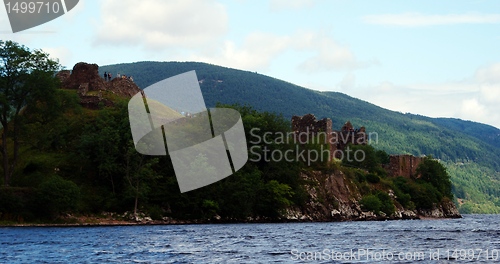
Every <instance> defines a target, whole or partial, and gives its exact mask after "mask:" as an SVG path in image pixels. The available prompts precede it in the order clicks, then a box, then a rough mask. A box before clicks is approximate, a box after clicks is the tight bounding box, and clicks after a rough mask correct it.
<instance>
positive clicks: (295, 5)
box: [269, 0, 316, 11]
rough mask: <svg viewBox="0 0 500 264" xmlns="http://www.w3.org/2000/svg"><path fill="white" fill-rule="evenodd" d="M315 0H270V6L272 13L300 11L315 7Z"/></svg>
mask: <svg viewBox="0 0 500 264" xmlns="http://www.w3.org/2000/svg"><path fill="white" fill-rule="evenodd" d="M315 2H316V1H315V0H270V1H269V6H270V8H271V10H272V11H282V10H290V9H291V10H300V9H304V8H309V7H312V6H314V4H315Z"/></svg>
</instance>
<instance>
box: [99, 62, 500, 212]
mask: <svg viewBox="0 0 500 264" xmlns="http://www.w3.org/2000/svg"><path fill="white" fill-rule="evenodd" d="M191 70H196V73H197V75H198V79H199V80H200V87H201V89H202V92H203V96H204V98H205V100H206V103H207V106H209V107H212V106H214V105H216V104H217V103H224V104H235V103H237V104H240V105H248V106H252V107H253V108H254V109H256V110H258V111H267V112H271V113H276V114H281V115H283V117H284V118H285V119H286V120H289V119H290V118H291V117H292V116H293V115H304V114H308V113H312V114H314V115H315V116H316V117H318V118H323V117H328V118H330V119H332V121H333V127H334V129H340V127H341V125H342V124H344V122H346V121H347V120H350V121H351V122H352V123H353V124H354V125H355V126H357V127H359V126H365V127H366V128H367V129H368V131H369V132H374V133H376V134H375V135H377V137H376V138H375V137H374V138H373V141H372V144H371V145H372V146H373V147H374V148H376V149H380V150H384V151H386V152H387V153H389V154H401V153H408V154H413V155H416V156H421V155H432V156H433V157H435V158H437V159H439V160H441V161H442V163H443V164H444V165H445V166H446V168H447V169H448V171H449V173H450V175H451V179H452V184H453V192H454V194H455V196H456V197H457V198H459V199H460V201H461V202H460V203H459V205H460V210H461V211H462V212H468V213H500V206H499V205H500V184H499V180H500V173H499V171H500V130H499V129H497V128H495V127H492V126H489V125H485V124H480V123H476V122H471V121H464V120H459V119H452V118H429V117H425V116H421V115H414V114H410V113H399V112H394V111H390V110H387V109H384V108H381V107H378V106H375V105H373V104H370V103H368V102H365V101H362V100H359V99H356V98H352V97H350V96H348V95H345V94H342V93H338V92H318V91H314V90H310V89H307V88H303V87H299V86H296V85H294V84H291V83H288V82H285V81H281V80H278V79H274V78H271V77H268V76H265V75H262V74H258V73H255V72H248V71H241V70H235V69H230V68H225V67H220V66H215V65H210V64H205V63H197V62H136V63H125V64H116V65H108V66H103V67H100V71H101V72H104V71H108V72H112V73H115V74H116V73H121V74H126V75H129V76H130V75H131V76H133V78H134V81H135V82H136V83H137V84H138V85H139V87H141V88H146V87H147V86H149V85H151V84H153V83H155V82H157V81H160V80H163V79H165V78H168V77H171V76H174V75H176V74H180V73H184V72H187V71H191Z"/></svg>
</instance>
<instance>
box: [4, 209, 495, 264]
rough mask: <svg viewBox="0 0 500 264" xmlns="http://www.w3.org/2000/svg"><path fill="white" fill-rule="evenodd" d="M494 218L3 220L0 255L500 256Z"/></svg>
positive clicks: (30, 258) (36, 258) (318, 259)
mask: <svg viewBox="0 0 500 264" xmlns="http://www.w3.org/2000/svg"><path fill="white" fill-rule="evenodd" d="M499 220H500V215H464V216H463V218H462V219H443V220H400V221H380V222H376V221H375V222H328V223H266V224H262V223H259V224H202V225H155V226H101V227H1V228H0V262H1V263H497V262H500V255H499V254H500V226H499V224H498V223H499Z"/></svg>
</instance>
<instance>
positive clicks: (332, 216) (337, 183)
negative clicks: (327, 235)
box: [285, 170, 461, 221]
mask: <svg viewBox="0 0 500 264" xmlns="http://www.w3.org/2000/svg"><path fill="white" fill-rule="evenodd" d="M302 177H303V179H304V182H308V184H307V185H306V190H307V192H308V194H309V199H308V201H307V203H306V205H305V206H303V207H302V208H298V207H292V208H289V209H288V210H287V212H286V214H285V218H286V220H287V221H358V220H386V219H394V220H395V219H422V218H460V217H461V216H460V213H459V212H458V210H457V208H456V206H455V204H453V202H452V201H451V200H448V199H443V201H442V202H441V203H440V204H436V205H435V206H434V208H433V209H431V210H410V209H406V208H404V207H403V206H401V205H400V204H399V203H398V202H397V201H396V199H395V198H396V197H395V196H394V193H393V192H392V190H389V191H388V193H389V196H390V197H391V199H392V200H393V202H394V206H395V212H394V214H393V215H390V216H387V215H384V214H383V213H382V214H381V215H375V214H374V213H373V212H371V211H364V210H363V209H362V208H361V205H360V203H359V200H360V199H361V192H360V190H359V189H358V187H357V186H356V184H354V183H353V181H352V180H350V179H349V178H348V177H347V176H346V175H345V174H344V173H343V172H342V171H339V170H336V171H334V172H331V173H325V172H320V171H310V172H307V173H306V172H304V173H303V174H302Z"/></svg>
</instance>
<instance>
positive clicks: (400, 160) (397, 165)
mask: <svg viewBox="0 0 500 264" xmlns="http://www.w3.org/2000/svg"><path fill="white" fill-rule="evenodd" d="M423 159H424V158H423V157H415V156H413V155H391V156H390V162H389V164H387V165H385V169H386V170H387V172H388V173H389V175H390V176H393V177H398V176H403V177H405V178H418V177H419V176H418V175H417V167H418V165H419V164H420V163H421V162H422V161H423Z"/></svg>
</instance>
